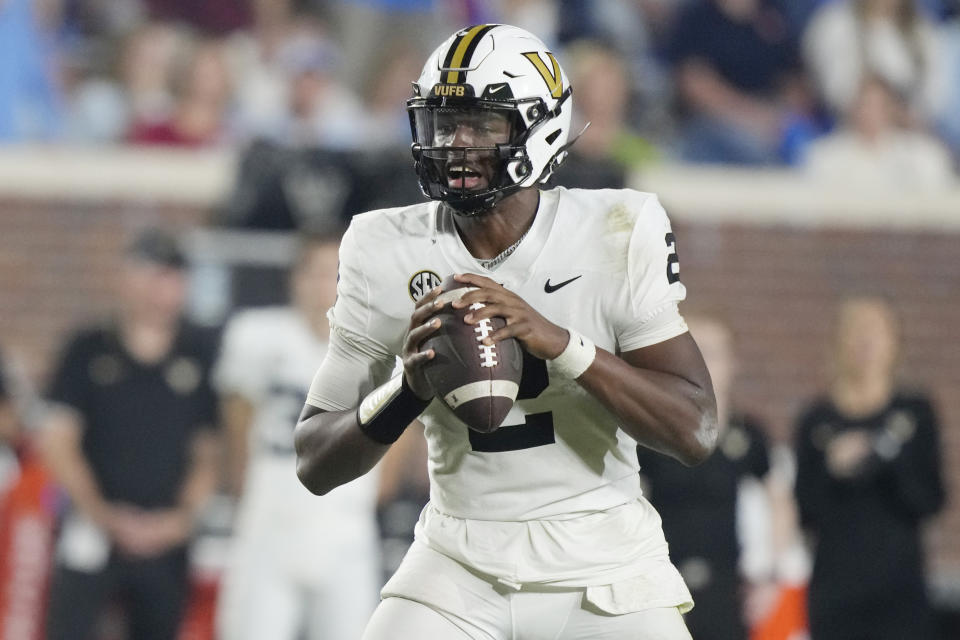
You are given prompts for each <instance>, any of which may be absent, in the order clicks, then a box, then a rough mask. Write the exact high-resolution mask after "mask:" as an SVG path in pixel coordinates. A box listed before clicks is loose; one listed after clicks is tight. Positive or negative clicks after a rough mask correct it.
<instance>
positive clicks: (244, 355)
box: [215, 236, 382, 640]
mask: <svg viewBox="0 0 960 640" xmlns="http://www.w3.org/2000/svg"><path fill="white" fill-rule="evenodd" d="M338 239H339V237H338V236H337V237H334V236H316V237H307V238H305V239H304V240H303V241H302V245H301V248H300V250H299V254H298V256H297V259H296V262H295V264H294V266H293V272H292V274H291V279H290V292H291V303H290V305H289V306H276V307H266V308H260V309H251V310H247V311H242V312H240V313H238V314H237V315H236V316H234V317H233V318H232V319H231V321H230V323H229V324H228V326H227V329H226V333H225V335H224V342H223V347H222V352H221V356H220V359H219V361H218V364H217V366H216V373H215V381H216V385H217V388H218V389H219V391H220V393H221V394H222V397H223V416H224V420H225V425H226V427H227V435H228V451H229V456H228V460H229V466H228V468H229V470H230V482H229V485H230V488H231V489H232V491H233V492H234V494H235V495H237V496H239V497H240V502H239V508H238V514H237V517H236V521H235V528H234V543H233V544H234V546H233V550H232V557H231V561H230V562H229V564H228V568H227V573H226V577H225V583H224V586H223V591H222V592H221V598H220V601H219V603H218V614H217V617H218V620H217V628H218V635H219V637H220V638H222V640H262V639H264V638H271V639H273V640H298V639H300V638H306V639H309V640H325V639H331V640H332V639H334V638H344V639H347V638H359V637H360V635H361V633H362V632H363V628H364V626H365V625H366V623H367V620H368V619H369V617H370V615H371V614H372V613H373V610H374V608H375V607H376V604H377V592H378V589H379V587H380V586H381V584H382V582H381V574H380V571H381V568H380V553H379V549H378V544H379V541H378V539H377V526H376V519H375V509H376V493H377V478H376V477H375V476H373V475H370V476H364V477H363V478H359V479H357V480H355V481H354V482H352V483H350V484H349V485H347V486H344V487H341V488H339V489H337V490H336V491H333V492H331V493H330V494H328V495H325V496H323V497H317V496H314V495H313V494H311V493H310V492H309V491H307V490H306V489H305V488H304V487H303V485H302V484H300V482H299V480H297V474H296V455H295V453H294V448H293V429H294V427H295V426H296V424H297V418H298V416H299V414H300V409H301V408H302V407H303V402H304V399H305V398H306V396H307V389H308V388H309V385H310V380H311V379H312V377H313V374H314V373H315V372H316V369H317V368H318V366H319V364H320V362H321V361H322V360H323V358H324V355H325V354H326V350H327V339H328V336H329V331H330V327H329V324H328V321H327V310H328V309H329V308H330V307H331V306H332V305H333V302H334V300H335V298H336V284H337V250H338Z"/></svg>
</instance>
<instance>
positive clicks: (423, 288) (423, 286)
mask: <svg viewBox="0 0 960 640" xmlns="http://www.w3.org/2000/svg"><path fill="white" fill-rule="evenodd" d="M440 280H441V278H440V276H438V275H437V274H436V273H434V272H433V271H430V270H429V269H424V270H423V271H417V272H416V273H415V274H413V276H411V278H410V282H408V283H407V292H408V293H409V294H410V298H411V299H412V300H413V301H414V302H418V301H419V300H420V298H422V297H423V296H425V295H427V294H428V293H430V290H431V289H433V288H434V287H436V286H438V285H439V284H440Z"/></svg>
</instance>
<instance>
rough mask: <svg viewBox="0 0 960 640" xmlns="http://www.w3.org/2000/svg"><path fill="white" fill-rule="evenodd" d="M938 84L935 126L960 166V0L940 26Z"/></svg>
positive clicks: (938, 35)
mask: <svg viewBox="0 0 960 640" xmlns="http://www.w3.org/2000/svg"><path fill="white" fill-rule="evenodd" d="M937 60H938V64H937V68H938V76H937V78H936V80H934V85H935V86H936V87H937V91H936V95H935V97H934V103H933V114H932V115H933V126H934V128H935V130H936V132H937V134H938V135H939V137H940V139H941V140H943V141H944V142H945V143H946V144H947V145H948V146H949V147H950V150H951V151H952V153H953V158H954V164H955V166H956V167H958V168H960V118H958V117H957V114H958V113H960V2H956V3H954V8H953V9H952V12H951V13H950V14H949V15H947V16H945V17H944V21H943V22H942V23H941V24H939V25H938V26H937Z"/></svg>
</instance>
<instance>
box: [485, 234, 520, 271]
mask: <svg viewBox="0 0 960 640" xmlns="http://www.w3.org/2000/svg"><path fill="white" fill-rule="evenodd" d="M531 226H532V225H531ZM529 231H530V229H527V230H526V231H524V232H523V235H522V236H520V237H519V238H518V239H517V241H516V242H514V243H513V244H512V245H510V246H509V247H507V248H506V249H504V250H503V251H501V252H500V253H498V254H497V255H495V256H494V257H492V258H477V262H479V263H480V266H481V267H483V268H484V269H486V270H487V271H493V270H494V269H496V268H497V267H499V266H500V263H501V262H503V261H504V260H506V259H507V258H509V257H510V255H511V254H512V253H513V252H514V251H516V250H517V247H519V246H520V243H521V242H523V239H524V238H526V237H527V233H528V232H529Z"/></svg>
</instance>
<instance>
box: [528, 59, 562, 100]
mask: <svg viewBox="0 0 960 640" xmlns="http://www.w3.org/2000/svg"><path fill="white" fill-rule="evenodd" d="M523 55H524V57H526V59H527V60H529V61H530V62H531V63H532V64H533V66H534V67H536V69H537V71H539V72H540V76H541V77H542V78H543V81H544V82H546V83H547V89H549V90H550V95H551V96H553V97H554V98H559V97H560V95H561V94H562V93H563V77H562V76H561V74H560V63H559V62H557V59H556V58H554V57H553V54H552V53H550V52H549V51H548V52H547V57H548V58H550V62H551V63H552V64H553V69H552V70H550V69H548V68H547V65H546V63H544V61H543V58H541V57H540V54H539V53H538V52H536V51H531V52H529V53H525V54H523Z"/></svg>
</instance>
